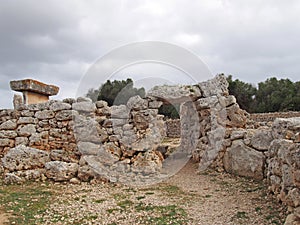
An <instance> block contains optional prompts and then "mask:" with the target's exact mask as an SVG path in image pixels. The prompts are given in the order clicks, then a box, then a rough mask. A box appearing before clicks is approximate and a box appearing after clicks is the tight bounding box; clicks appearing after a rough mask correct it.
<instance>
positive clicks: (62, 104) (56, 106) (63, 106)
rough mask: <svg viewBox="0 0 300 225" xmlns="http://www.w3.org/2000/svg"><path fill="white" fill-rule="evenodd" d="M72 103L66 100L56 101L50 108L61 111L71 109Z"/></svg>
mask: <svg viewBox="0 0 300 225" xmlns="http://www.w3.org/2000/svg"><path fill="white" fill-rule="evenodd" d="M71 107H72V106H71V105H70V104H68V103H65V102H60V101H58V102H54V103H52V104H51V105H50V110H52V111H53V112H57V111H61V110H68V109H71Z"/></svg>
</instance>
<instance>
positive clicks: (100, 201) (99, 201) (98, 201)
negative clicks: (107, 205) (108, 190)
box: [94, 198, 106, 204]
mask: <svg viewBox="0 0 300 225" xmlns="http://www.w3.org/2000/svg"><path fill="white" fill-rule="evenodd" d="M105 201H106V199H104V198H102V199H96V200H94V202H95V203H99V204H100V203H103V202H105Z"/></svg>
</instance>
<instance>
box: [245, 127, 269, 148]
mask: <svg viewBox="0 0 300 225" xmlns="http://www.w3.org/2000/svg"><path fill="white" fill-rule="evenodd" d="M249 131H250V130H248V131H247V135H246V139H249V140H250V146H251V147H253V148H255V149H257V150H259V151H267V150H268V149H269V147H270V144H271V142H272V141H273V137H272V134H271V130H269V129H268V130H266V129H258V130H253V132H249Z"/></svg>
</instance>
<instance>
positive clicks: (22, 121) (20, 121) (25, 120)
mask: <svg viewBox="0 0 300 225" xmlns="http://www.w3.org/2000/svg"><path fill="white" fill-rule="evenodd" d="M17 123H18V124H34V123H36V121H35V119H34V118H32V117H20V118H19V119H18V121H17Z"/></svg>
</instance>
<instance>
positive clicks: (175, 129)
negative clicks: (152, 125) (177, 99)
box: [165, 119, 180, 138]
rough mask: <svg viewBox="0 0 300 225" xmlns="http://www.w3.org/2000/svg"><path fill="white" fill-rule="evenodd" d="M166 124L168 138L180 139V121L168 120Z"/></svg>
mask: <svg viewBox="0 0 300 225" xmlns="http://www.w3.org/2000/svg"><path fill="white" fill-rule="evenodd" d="M165 124H166V136H167V137H170V138H179V137H180V119H168V120H166V121H165Z"/></svg>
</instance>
